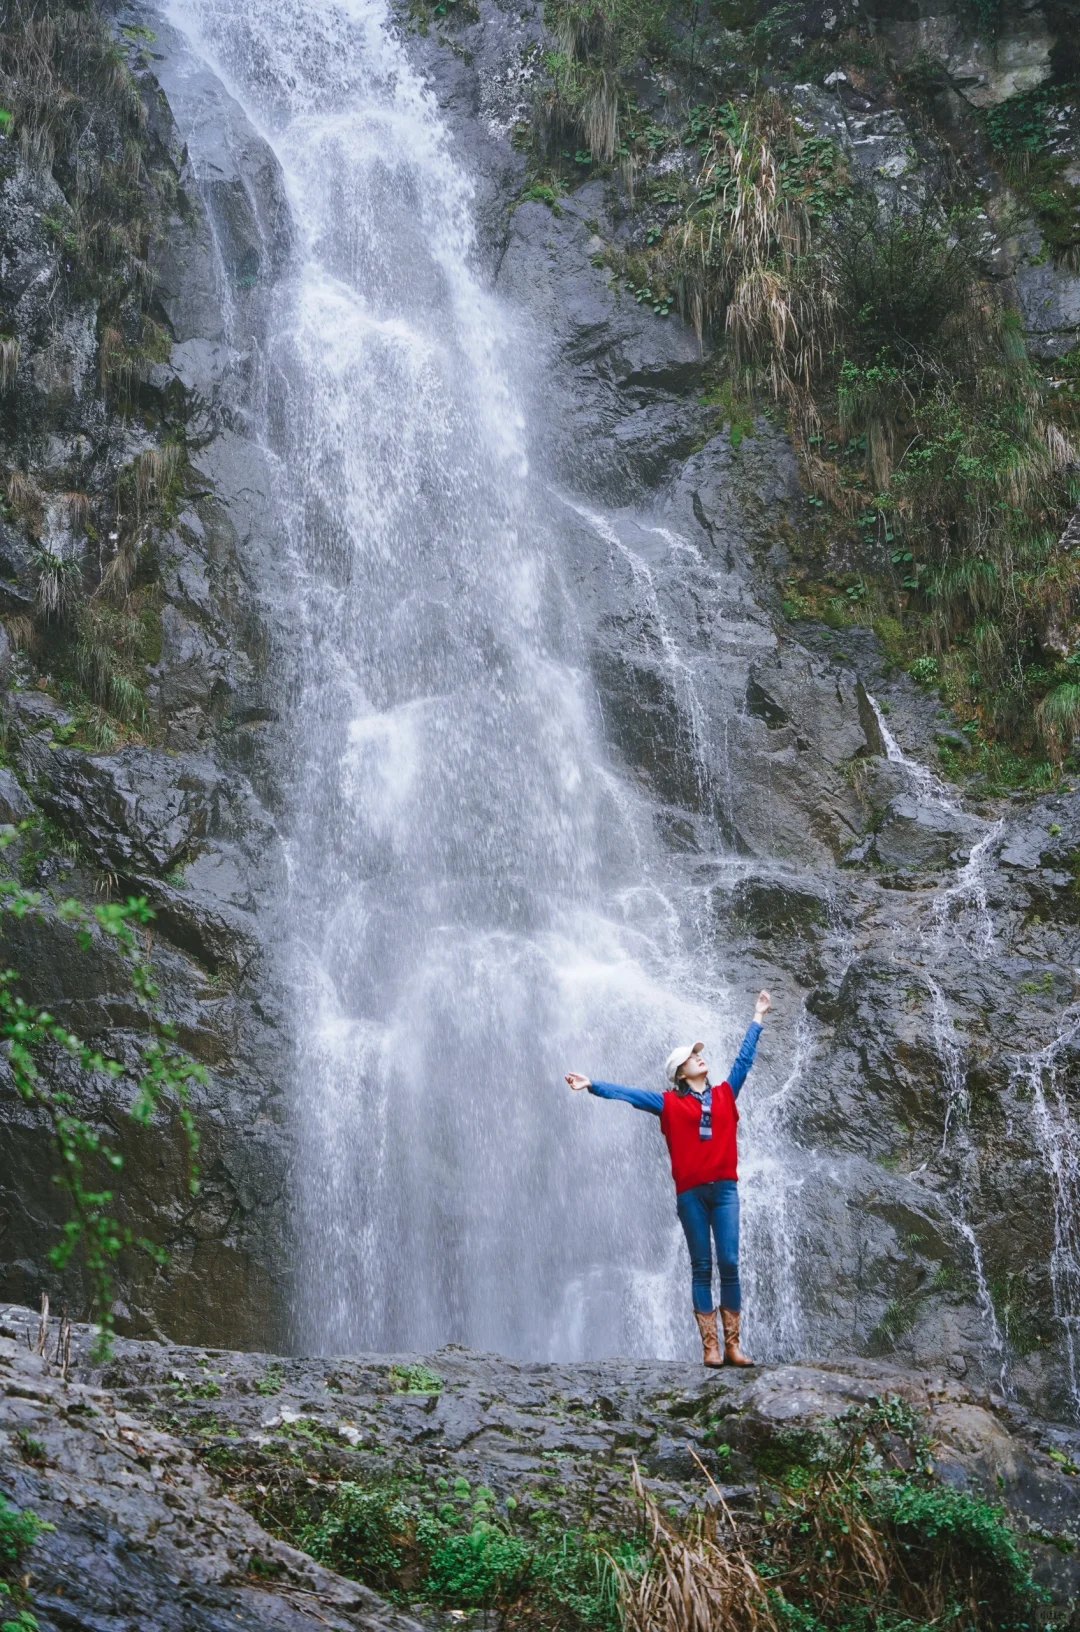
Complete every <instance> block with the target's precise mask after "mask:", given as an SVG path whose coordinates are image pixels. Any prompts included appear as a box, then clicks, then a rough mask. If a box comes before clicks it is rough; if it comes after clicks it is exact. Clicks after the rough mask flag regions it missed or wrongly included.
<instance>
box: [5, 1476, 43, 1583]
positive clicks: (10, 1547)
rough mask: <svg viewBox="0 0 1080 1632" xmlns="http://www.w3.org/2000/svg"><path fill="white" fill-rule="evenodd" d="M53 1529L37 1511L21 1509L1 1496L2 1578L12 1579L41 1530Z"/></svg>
mask: <svg viewBox="0 0 1080 1632" xmlns="http://www.w3.org/2000/svg"><path fill="white" fill-rule="evenodd" d="M51 1529H52V1526H51V1525H49V1524H46V1523H45V1521H44V1520H43V1519H39V1518H38V1516H37V1514H36V1513H32V1512H30V1510H29V1509H28V1508H27V1509H24V1510H20V1509H19V1508H17V1507H16V1506H15V1505H14V1504H13V1503H12V1502H9V1501H8V1499H7V1497H6V1496H0V1578H7V1579H10V1578H11V1576H13V1575H14V1574H15V1572H16V1571H17V1570H18V1568H19V1566H20V1564H21V1563H22V1560H23V1555H24V1554H25V1553H27V1552H29V1550H30V1548H31V1547H32V1546H33V1545H34V1543H35V1541H36V1540H37V1538H38V1536H39V1535H40V1534H41V1532H42V1531H43V1530H51Z"/></svg>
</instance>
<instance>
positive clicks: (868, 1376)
mask: <svg viewBox="0 0 1080 1632" xmlns="http://www.w3.org/2000/svg"><path fill="white" fill-rule="evenodd" d="M39 1330H40V1322H39V1320H38V1317H37V1316H36V1315H34V1314H32V1313H31V1312H30V1311H29V1310H26V1309H21V1308H18V1307H11V1306H8V1307H6V1308H2V1309H0V1489H2V1490H3V1492H4V1493H5V1494H6V1495H7V1496H8V1497H9V1498H11V1499H14V1500H15V1501H16V1502H17V1503H18V1504H19V1505H20V1506H22V1507H31V1508H33V1509H34V1510H35V1511H36V1512H38V1513H39V1514H40V1516H41V1517H43V1518H46V1519H47V1520H48V1521H49V1522H50V1523H52V1524H54V1525H55V1526H56V1528H55V1530H54V1531H53V1532H50V1533H48V1534H46V1535H44V1536H42V1538H41V1539H40V1540H39V1541H38V1543H37V1544H36V1546H35V1547H34V1549H33V1550H32V1552H31V1553H30V1554H29V1555H28V1559H27V1569H28V1572H29V1576H28V1579H29V1582H30V1597H31V1603H32V1605H33V1610H34V1613H35V1614H36V1615H37V1616H38V1618H39V1621H40V1623H41V1625H42V1627H47V1628H50V1629H51V1628H52V1627H53V1626H58V1627H59V1626H69V1625H74V1624H78V1625H83V1624H97V1621H95V1620H94V1619H93V1617H95V1616H96V1617H107V1616H109V1615H116V1614H125V1615H128V1616H133V1615H134V1616H138V1617H139V1620H138V1624H139V1626H140V1629H145V1632H157V1629H158V1628H159V1627H160V1628H162V1629H166V1628H168V1629H170V1632H171V1629H172V1628H173V1627H185V1628H191V1629H193V1632H194V1629H200V1632H201V1629H202V1628H204V1627H206V1628H211V1627H213V1628H219V1627H220V1628H233V1627H236V1628H238V1629H240V1628H247V1627H254V1626H268V1627H269V1626H273V1627H276V1626H281V1627H283V1628H292V1627H297V1628H300V1627H306V1626H308V1625H315V1624H329V1625H332V1626H335V1627H353V1626H359V1627H377V1626H385V1627H387V1628H388V1629H390V1628H393V1627H398V1628H400V1629H401V1632H407V1628H408V1627H409V1626H411V1625H413V1624H415V1623H414V1622H411V1621H410V1620H409V1619H408V1618H407V1617H406V1616H404V1615H402V1614H401V1613H400V1612H398V1611H392V1610H390V1609H389V1608H388V1607H387V1606H385V1605H382V1604H380V1602H379V1601H378V1600H377V1599H376V1598H375V1597H374V1595H373V1594H371V1593H369V1592H367V1591H366V1590H365V1589H364V1588H362V1587H357V1586H355V1585H353V1584H351V1583H347V1582H344V1581H342V1580H341V1579H340V1578H338V1577H335V1576H332V1575H331V1574H330V1573H329V1572H328V1571H326V1570H323V1569H320V1568H319V1567H318V1566H317V1565H315V1564H314V1563H313V1562H312V1561H311V1560H310V1559H308V1558H306V1557H305V1556H304V1555H302V1554H299V1553H298V1552H297V1551H296V1550H295V1549H293V1548H291V1547H288V1546H285V1545H284V1544H283V1543H281V1542H279V1541H274V1540H273V1539H272V1538H271V1537H270V1536H268V1535H267V1534H266V1533H265V1532H264V1531H262V1530H260V1528H259V1527H258V1525H256V1524H255V1523H254V1521H253V1520H252V1519H251V1518H250V1517H249V1516H248V1514H247V1513H246V1512H244V1511H243V1510H242V1509H241V1508H240V1507H238V1506H236V1505H234V1503H233V1502H232V1501H230V1500H228V1499H226V1498H224V1497H222V1496H221V1495H219V1494H217V1489H218V1487H217V1484H216V1481H215V1479H214V1476H213V1473H212V1472H208V1471H207V1469H208V1466H209V1467H210V1468H212V1467H213V1466H214V1465H216V1466H218V1467H219V1468H221V1469H222V1470H229V1469H232V1470H236V1469H238V1468H239V1469H245V1468H246V1470H247V1473H248V1474H249V1476H250V1479H251V1480H252V1481H253V1482H254V1485H253V1489H257V1488H265V1485H266V1484H267V1483H270V1484H274V1483H275V1481H276V1480H279V1479H281V1478H286V1477H292V1478H294V1479H297V1480H299V1481H300V1482H301V1483H302V1484H303V1485H304V1487H305V1490H306V1491H307V1492H310V1489H311V1488H312V1487H316V1488H317V1487H318V1486H319V1485H320V1484H322V1485H325V1486H326V1487H327V1488H330V1487H332V1486H333V1485H334V1484H335V1483H336V1482H337V1481H341V1480H351V1481H355V1482H358V1483H360V1484H362V1485H366V1484H375V1485H378V1486H381V1487H385V1486H387V1484H388V1483H389V1484H390V1485H392V1484H393V1482H394V1481H395V1480H397V1481H403V1482H405V1483H407V1484H409V1485H411V1486H414V1487H415V1486H431V1487H435V1486H436V1485H437V1483H438V1481H440V1480H441V1481H443V1484H442V1485H441V1486H439V1488H442V1489H447V1488H450V1487H453V1486H454V1485H455V1482H458V1481H464V1482H465V1484H466V1486H467V1487H468V1488H470V1489H477V1488H480V1487H486V1488H487V1490H488V1492H489V1497H490V1502H491V1504H492V1505H493V1507H494V1509H495V1511H496V1512H497V1513H498V1514H500V1515H501V1516H503V1517H504V1518H505V1517H506V1516H507V1515H509V1513H510V1512H511V1510H512V1511H513V1515H514V1523H515V1524H522V1523H525V1524H527V1523H528V1519H529V1515H530V1513H531V1512H532V1511H536V1512H540V1511H541V1510H543V1511H544V1512H547V1513H549V1514H550V1513H552V1512H554V1513H555V1514H557V1515H558V1516H559V1517H560V1519H561V1520H562V1521H563V1522H564V1523H566V1524H567V1525H568V1526H573V1525H581V1524H582V1523H588V1524H591V1525H593V1526H595V1527H598V1528H601V1529H611V1530H614V1531H615V1532H618V1531H619V1530H624V1529H626V1528H627V1527H629V1528H632V1527H633V1524H634V1519H633V1514H632V1510H631V1507H630V1506H629V1503H628V1497H629V1490H628V1485H629V1474H630V1471H631V1468H632V1466H633V1464H634V1463H635V1462H636V1463H637V1464H638V1465H639V1466H640V1468H641V1470H642V1473H643V1475H644V1477H645V1480H646V1484H647V1486H648V1488H649V1489H650V1490H651V1491H652V1492H653V1493H654V1494H655V1496H656V1497H657V1499H658V1500H660V1501H661V1502H662V1503H663V1504H664V1505H665V1507H666V1508H667V1509H668V1510H672V1511H675V1512H677V1513H679V1514H680V1515H686V1514H687V1513H689V1512H690V1511H691V1510H693V1509H694V1508H697V1507H701V1506H702V1505H708V1503H709V1502H710V1501H713V1500H715V1496H714V1494H713V1492H712V1489H711V1487H710V1485H709V1480H708V1475H711V1476H712V1477H713V1478H714V1479H715V1480H716V1481H717V1484H718V1486H719V1488H720V1490H721V1492H722V1494H723V1496H724V1499H725V1500H726V1501H727V1503H728V1505H729V1507H731V1509H732V1510H733V1512H735V1513H736V1514H738V1513H740V1512H752V1511H754V1510H755V1509H756V1506H757V1502H758V1500H759V1495H758V1485H759V1479H760V1476H761V1470H762V1469H763V1468H767V1467H768V1468H773V1469H775V1468H776V1467H778V1466H781V1465H783V1463H784V1459H785V1458H787V1459H788V1460H791V1459H792V1458H794V1459H795V1460H798V1458H799V1457H800V1456H805V1455H806V1454H807V1452H808V1446H810V1445H812V1444H813V1443H815V1442H817V1440H816V1436H825V1437H824V1439H822V1440H821V1443H822V1444H824V1443H826V1442H827V1440H828V1436H829V1434H830V1433H831V1432H833V1431H834V1430H835V1425H836V1423H837V1421H838V1420H839V1421H842V1420H843V1419H844V1418H845V1414H847V1416H849V1417H850V1414H851V1413H853V1412H858V1411H859V1410H860V1409H865V1408H867V1407H869V1406H871V1405H872V1404H873V1403H874V1402H875V1401H881V1400H883V1399H884V1400H888V1399H894V1400H898V1401H901V1402H903V1403H904V1404H905V1405H907V1406H909V1407H910V1408H912V1410H913V1411H914V1412H915V1414H916V1418H917V1419H918V1421H919V1422H920V1423H921V1424H922V1425H923V1429H924V1431H925V1432H926V1434H928V1435H929V1437H930V1439H931V1441H932V1443H933V1456H934V1463H935V1467H936V1472H937V1475H938V1477H940V1478H941V1479H942V1480H944V1481H946V1482H948V1483H950V1484H952V1485H955V1486H958V1487H960V1488H963V1489H968V1490H970V1491H971V1492H972V1493H973V1494H981V1495H983V1496H985V1497H987V1498H989V1499H991V1500H993V1501H1001V1502H1004V1504H1005V1505H1006V1507H1007V1509H1008V1512H1009V1514H1010V1517H1011V1518H1012V1521H1013V1523H1014V1524H1015V1525H1016V1526H1017V1528H1018V1530H1019V1531H1020V1533H1021V1534H1022V1535H1023V1536H1024V1537H1025V1539H1026V1540H1027V1542H1028V1544H1029V1546H1030V1547H1031V1550H1032V1554H1033V1559H1034V1561H1035V1566H1036V1571H1037V1573H1038V1575H1039V1577H1040V1579H1042V1580H1043V1581H1044V1582H1045V1583H1046V1584H1047V1585H1048V1586H1049V1587H1050V1588H1051V1590H1052V1591H1053V1594H1054V1598H1055V1601H1056V1602H1058V1603H1062V1604H1063V1603H1065V1602H1066V1601H1067V1600H1068V1599H1069V1598H1071V1597H1072V1596H1073V1594H1074V1593H1075V1591H1076V1589H1077V1587H1078V1585H1080V1579H1078V1577H1077V1565H1076V1563H1075V1562H1074V1559H1073V1555H1072V1545H1073V1544H1074V1543H1075V1541H1076V1539H1077V1537H1078V1536H1080V1483H1078V1480H1077V1476H1076V1474H1075V1472H1073V1471H1070V1470H1073V1469H1074V1468H1075V1459H1076V1457H1077V1455H1078V1454H1080V1438H1078V1435H1077V1432H1076V1430H1075V1429H1069V1428H1064V1427H1060V1426H1057V1425H1054V1424H1052V1423H1044V1422H1039V1421H1037V1420H1034V1419H1029V1418H1028V1417H1027V1415H1026V1414H1025V1413H1024V1412H1022V1411H1019V1410H1018V1409H1017V1408H1016V1407H1015V1406H1014V1405H1012V1404H1010V1403H1008V1402H1006V1401H1005V1400H1004V1398H1002V1397H1001V1396H1000V1395H998V1394H996V1393H988V1392H987V1391H986V1390H985V1389H972V1388H970V1387H966V1386H965V1385H963V1384H961V1383H958V1382H957V1381H956V1380H955V1379H953V1378H950V1377H949V1376H948V1375H942V1374H938V1373H933V1372H925V1371H911V1370H904V1369H901V1368H899V1367H896V1366H892V1365H889V1364H885V1363H882V1362H873V1361H868V1360H848V1361H845V1362H842V1363H841V1362H836V1363H835V1364H830V1365H825V1366H809V1365H808V1366H768V1367H759V1368H757V1369H755V1370H752V1371H747V1372H740V1371H732V1370H725V1371H723V1372H721V1373H719V1374H709V1373H706V1372H705V1371H704V1370H703V1369H702V1368H700V1367H699V1366H696V1365H695V1366H686V1365H674V1364H666V1365H665V1364H658V1363H647V1362H631V1361H620V1360H611V1361H605V1362H598V1363H595V1364H579V1365H546V1364H539V1363H533V1364H524V1363H515V1362H511V1361H507V1360H504V1359H501V1358H500V1357H498V1356H494V1355H479V1354H473V1353H470V1352H469V1351H467V1350H463V1349H458V1348H448V1349H443V1350H441V1351H440V1352H439V1353H438V1354H435V1355H432V1356H428V1357H427V1358H426V1359H425V1360H424V1361H423V1363H422V1364H421V1362H420V1361H419V1360H418V1357H417V1356H415V1355H403V1356H374V1355H361V1356H355V1357H344V1358H334V1359H315V1360H301V1359H280V1358H275V1357H274V1356H271V1355H261V1354H247V1355H240V1354H235V1353H229V1352H228V1351H226V1350H222V1349H190V1348H188V1349H185V1348H180V1347H177V1346H171V1345H158V1344H154V1343H145V1342H131V1341H123V1340H122V1341H121V1342H119V1343H118V1345H117V1348H116V1353H115V1356H114V1357H113V1359H112V1360H111V1361H110V1362H109V1363H108V1364H107V1365H106V1366H105V1368H104V1370H102V1369H100V1368H99V1369H95V1368H93V1367H91V1366H89V1365H88V1363H87V1359H86V1351H87V1348H88V1345H89V1336H90V1334H89V1332H88V1330H87V1329H86V1328H81V1327H77V1328H76V1329H75V1332H74V1340H73V1344H72V1349H71V1361H72V1364H71V1370H70V1374H69V1379H68V1380H66V1381H65V1380H64V1378H63V1377H62V1375H61V1373H60V1367H59V1365H58V1364H57V1363H55V1362H53V1361H52V1356H53V1353H54V1350H55V1343H56V1335H57V1326H56V1322H55V1321H54V1322H53V1323H52V1326H51V1328H50V1332H49V1337H48V1341H47V1343H46V1358H45V1359H44V1360H43V1359H41V1358H39V1357H38V1356H37V1355H36V1354H34V1353H31V1352H30V1351H29V1349H28V1347H27V1343H28V1339H29V1343H30V1346H31V1347H36V1346H37V1340H38V1334H39ZM26 1436H29V1438H30V1439H32V1440H33V1441H35V1442H36V1448H35V1450H34V1452H33V1459H32V1462H28V1461H27V1458H26V1454H25V1443H26ZM225 1477H226V1479H228V1477H229V1475H228V1473H227V1472H226V1473H225ZM459 1488H461V1487H460V1486H459ZM421 1620H423V1611H422V1610H421Z"/></svg>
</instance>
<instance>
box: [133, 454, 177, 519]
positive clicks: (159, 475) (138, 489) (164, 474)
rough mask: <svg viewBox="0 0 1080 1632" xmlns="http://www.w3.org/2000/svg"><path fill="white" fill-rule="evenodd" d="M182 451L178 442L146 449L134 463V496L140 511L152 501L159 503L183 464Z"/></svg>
mask: <svg viewBox="0 0 1080 1632" xmlns="http://www.w3.org/2000/svg"><path fill="white" fill-rule="evenodd" d="M183 459H184V450H183V448H182V447H181V446H180V444H179V443H178V442H166V443H165V444H164V446H162V447H160V448H148V449H147V450H146V452H145V453H140V455H139V457H138V458H137V459H136V461H135V496H136V500H137V502H138V505H139V509H140V510H145V509H146V507H147V505H148V504H149V503H150V502H151V501H152V500H154V501H158V502H160V501H161V500H162V499H164V497H165V495H166V494H167V493H168V490H169V487H170V485H171V483H172V481H173V479H174V478H175V477H176V475H177V474H178V472H179V470H180V466H181V465H182V463H183Z"/></svg>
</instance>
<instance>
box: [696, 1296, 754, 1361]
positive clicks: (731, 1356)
mask: <svg viewBox="0 0 1080 1632" xmlns="http://www.w3.org/2000/svg"><path fill="white" fill-rule="evenodd" d="M720 1317H721V1319H722V1320H723V1322H724V1359H725V1360H726V1362H727V1364H728V1365H729V1366H752V1365H753V1364H754V1362H753V1361H752V1360H751V1359H750V1356H749V1355H748V1354H744V1353H743V1351H742V1350H741V1349H740V1347H739V1322H740V1320H741V1318H742V1317H741V1316H740V1315H737V1314H736V1313H735V1311H734V1309H721V1311H720ZM713 1318H714V1322H715V1316H714V1317H713ZM698 1319H699V1320H700V1319H701V1316H700V1315H699V1316H698ZM715 1329H716V1328H715V1324H714V1327H713V1330H714V1331H715ZM706 1364H708V1362H706Z"/></svg>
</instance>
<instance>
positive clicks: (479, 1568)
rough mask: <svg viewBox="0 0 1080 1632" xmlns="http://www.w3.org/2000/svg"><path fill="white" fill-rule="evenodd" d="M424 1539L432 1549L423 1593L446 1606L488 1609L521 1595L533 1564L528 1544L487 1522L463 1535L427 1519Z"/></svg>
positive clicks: (423, 1529)
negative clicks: (448, 1530)
mask: <svg viewBox="0 0 1080 1632" xmlns="http://www.w3.org/2000/svg"><path fill="white" fill-rule="evenodd" d="M420 1541H421V1545H424V1544H425V1543H426V1544H427V1545H428V1546H429V1547H430V1553H429V1564H428V1574H427V1579H426V1581H425V1584H424V1596H425V1597H426V1598H430V1599H431V1600H432V1602H433V1603H437V1604H442V1605H444V1606H445V1607H447V1608H456V1609H488V1608H490V1607H491V1606H492V1605H493V1604H495V1603H496V1602H497V1601H499V1600H505V1599H512V1598H517V1597H520V1596H521V1594H522V1592H523V1591H524V1590H525V1587H526V1585H527V1583H528V1580H529V1577H530V1575H531V1574H532V1571H533V1568H534V1558H533V1552H532V1549H531V1548H530V1547H528V1546H527V1545H526V1544H525V1542H523V1541H521V1540H520V1539H519V1538H518V1537H517V1536H514V1535H510V1534H509V1533H508V1532H507V1531H506V1530H503V1529H501V1528H500V1527H499V1526H498V1525H494V1524H490V1523H487V1522H481V1523H479V1524H477V1525H476V1526H475V1527H474V1529H472V1530H471V1531H469V1532H468V1533H467V1534H465V1535H461V1534H454V1533H449V1534H448V1533H446V1531H445V1530H444V1528H443V1527H442V1526H441V1525H439V1524H438V1521H432V1520H428V1521H425V1523H424V1525H423V1526H422V1528H421V1532H420Z"/></svg>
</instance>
